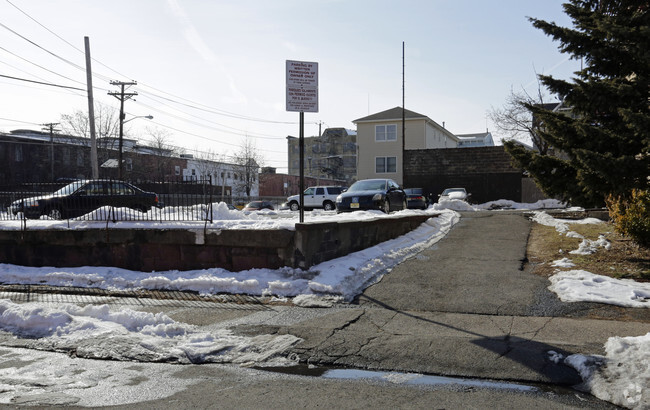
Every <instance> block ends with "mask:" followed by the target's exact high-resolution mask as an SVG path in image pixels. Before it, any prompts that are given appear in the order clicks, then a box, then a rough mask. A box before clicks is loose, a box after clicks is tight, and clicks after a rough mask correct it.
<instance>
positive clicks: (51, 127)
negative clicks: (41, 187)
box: [41, 122, 59, 182]
mask: <svg viewBox="0 0 650 410" xmlns="http://www.w3.org/2000/svg"><path fill="white" fill-rule="evenodd" d="M41 125H42V126H43V127H45V128H43V129H44V130H45V131H49V132H50V182H54V131H59V130H55V129H54V127H56V126H57V125H59V123H58V122H51V123H49V124H41Z"/></svg>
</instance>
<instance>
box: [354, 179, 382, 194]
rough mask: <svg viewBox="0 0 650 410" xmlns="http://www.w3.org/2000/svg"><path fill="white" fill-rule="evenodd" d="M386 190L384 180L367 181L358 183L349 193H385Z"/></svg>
mask: <svg viewBox="0 0 650 410" xmlns="http://www.w3.org/2000/svg"><path fill="white" fill-rule="evenodd" d="M385 189H386V181H385V180H383V179H367V180H365V181H357V182H355V183H354V184H352V186H351V187H350V189H348V192H357V191H383V190H385Z"/></svg>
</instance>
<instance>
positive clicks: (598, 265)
mask: <svg viewBox="0 0 650 410" xmlns="http://www.w3.org/2000/svg"><path fill="white" fill-rule="evenodd" d="M569 230H570V231H573V232H577V233H579V234H580V235H582V236H583V237H585V238H586V239H589V240H592V241H595V240H597V239H598V238H599V236H600V235H603V236H604V237H605V239H607V240H608V241H609V242H610V244H611V248H610V249H609V250H607V249H605V248H602V247H601V248H598V250H597V251H596V253H593V254H591V255H574V254H570V253H569V252H570V251H573V250H576V249H578V246H579V245H580V243H581V242H582V239H579V238H571V237H567V236H566V234H560V233H559V232H557V231H556V230H555V228H554V227H551V226H544V225H540V224H537V223H535V224H533V228H532V230H531V234H530V238H529V241H528V260H529V261H530V262H532V263H534V264H536V265H537V266H536V268H535V272H536V273H537V274H540V275H544V276H546V277H549V276H551V275H553V274H554V273H555V272H556V270H558V269H559V268H556V267H554V266H551V263H552V262H553V261H555V260H558V259H562V258H569V259H571V261H572V262H573V263H574V264H575V265H576V266H575V267H573V268H571V269H576V270H578V269H579V270H586V271H588V272H591V273H594V274H597V275H604V276H610V277H613V278H625V279H634V280H637V281H640V282H650V249H649V248H643V247H640V246H638V245H637V244H635V243H634V242H633V241H632V240H631V239H630V238H626V237H623V236H621V235H620V234H618V233H616V232H615V231H614V226H613V225H612V224H610V223H601V224H570V225H569ZM564 270H565V269H564Z"/></svg>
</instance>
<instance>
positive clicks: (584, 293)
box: [533, 212, 650, 409]
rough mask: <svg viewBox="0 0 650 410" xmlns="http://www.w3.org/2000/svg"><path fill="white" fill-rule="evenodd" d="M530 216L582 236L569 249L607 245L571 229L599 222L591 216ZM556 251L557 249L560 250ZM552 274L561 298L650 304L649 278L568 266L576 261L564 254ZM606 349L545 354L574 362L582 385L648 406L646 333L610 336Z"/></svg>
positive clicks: (624, 402) (649, 346)
mask: <svg viewBox="0 0 650 410" xmlns="http://www.w3.org/2000/svg"><path fill="white" fill-rule="evenodd" d="M533 220H534V221H536V222H537V223H540V224H543V225H547V226H553V227H555V229H556V231H557V232H558V234H560V235H566V236H569V237H574V238H579V239H582V242H581V244H580V245H579V248H578V249H577V250H576V251H570V252H569V254H574V255H575V254H582V255H583V254H592V253H595V252H598V251H599V250H601V249H602V250H603V251H605V252H606V251H607V250H609V249H610V244H609V243H608V242H607V241H606V240H605V239H604V237H602V236H601V237H600V238H599V239H598V240H597V241H590V240H588V239H585V238H582V237H581V236H580V235H578V234H577V233H575V232H572V231H571V230H570V225H571V224H586V223H602V221H600V220H598V219H594V218H587V219H582V220H577V221H574V220H563V219H556V218H553V217H552V216H550V215H548V214H547V213H546V212H535V215H534V217H533ZM558 251H559V250H558ZM552 264H553V266H555V267H557V268H558V269H557V270H556V272H557V273H556V274H554V275H553V276H551V277H550V281H551V285H550V286H549V289H550V290H551V291H553V292H555V293H556V294H557V295H558V297H559V298H560V300H562V301H563V302H596V303H606V304H611V305H617V306H624V307H630V308H641V309H643V308H650V283H641V282H635V281H633V280H629V279H615V278H610V277H608V276H602V275H595V274H593V273H591V272H587V271H584V270H565V271H562V270H561V269H571V268H573V267H574V266H575V264H574V263H573V262H572V261H571V259H570V258H568V257H565V258H562V259H559V260H556V261H554V262H553V263H552ZM605 352H606V355H605V356H604V357H603V356H597V355H581V354H574V355H570V356H568V357H566V358H565V357H562V355H559V354H558V353H556V352H553V351H550V352H548V353H549V359H551V360H553V361H554V362H556V363H560V362H562V361H563V362H564V363H565V364H567V365H569V366H571V367H573V368H575V369H576V370H577V371H578V372H579V373H580V376H581V377H582V379H583V383H582V385H580V386H578V387H579V388H580V389H583V390H585V391H588V392H589V393H591V394H592V395H594V396H596V397H598V398H599V399H602V400H606V401H609V402H611V403H614V404H617V405H619V406H623V407H626V408H631V409H648V408H650V389H649V388H648V386H650V333H647V334H645V335H641V336H636V337H612V338H609V340H608V341H607V342H606V343H605Z"/></svg>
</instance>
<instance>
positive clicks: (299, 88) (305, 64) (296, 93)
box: [287, 60, 318, 112]
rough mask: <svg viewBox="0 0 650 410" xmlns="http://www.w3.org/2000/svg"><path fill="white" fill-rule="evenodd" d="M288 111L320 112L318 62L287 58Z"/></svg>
mask: <svg viewBox="0 0 650 410" xmlns="http://www.w3.org/2000/svg"><path fill="white" fill-rule="evenodd" d="M287 111H297V112H318V63H314V62H309V61H292V60H287Z"/></svg>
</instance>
